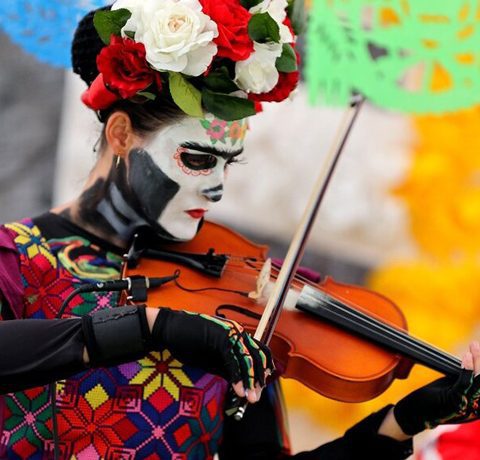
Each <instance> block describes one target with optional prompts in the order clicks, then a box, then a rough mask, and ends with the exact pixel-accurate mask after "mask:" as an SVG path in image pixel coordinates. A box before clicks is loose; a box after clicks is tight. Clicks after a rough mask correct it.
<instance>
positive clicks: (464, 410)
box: [393, 369, 480, 436]
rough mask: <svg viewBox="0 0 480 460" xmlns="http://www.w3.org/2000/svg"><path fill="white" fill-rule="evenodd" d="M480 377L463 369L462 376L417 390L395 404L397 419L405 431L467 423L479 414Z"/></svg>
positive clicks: (444, 379)
mask: <svg viewBox="0 0 480 460" xmlns="http://www.w3.org/2000/svg"><path fill="white" fill-rule="evenodd" d="M479 388H480V378H479V376H477V377H476V378H475V380H474V379H473V372H472V371H470V370H466V369H462V371H461V373H460V375H459V376H458V377H443V378H441V379H438V380H435V381H434V382H432V383H430V384H428V385H426V386H424V387H422V388H419V389H418V390H415V391H414V392H412V393H410V394H409V395H407V396H406V397H405V398H403V399H402V400H401V401H399V402H398V403H397V404H396V406H395V408H394V411H393V413H394V415H395V419H396V421H397V423H398V424H399V425H400V428H401V429H402V431H403V432H404V433H405V434H408V435H411V436H413V435H415V434H417V433H419V432H420V431H423V430H425V429H428V428H433V427H435V426H437V425H441V424H444V423H463V422H466V421H472V420H474V419H476V418H477V408H478V398H479Z"/></svg>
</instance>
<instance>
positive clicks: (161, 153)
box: [128, 117, 247, 240]
mask: <svg viewBox="0 0 480 460" xmlns="http://www.w3.org/2000/svg"><path fill="white" fill-rule="evenodd" d="M246 130H247V122H246V120H240V121H234V122H226V121H223V120H218V119H215V118H213V117H207V118H205V119H202V120H199V119H197V118H184V119H183V120H181V121H180V122H178V123H176V124H174V125H171V126H167V127H166V128H164V129H162V130H161V131H159V132H158V133H157V134H155V135H153V136H152V137H151V138H149V139H148V140H147V142H146V143H145V145H144V146H143V155H148V156H149V157H150V159H151V162H149V163H150V165H149V168H146V169H148V171H147V170H144V171H143V174H142V173H140V171H139V170H138V164H137V165H136V166H135V167H134V168H132V167H131V168H129V169H130V171H131V172H130V173H129V174H128V181H129V184H130V187H131V188H132V190H133V191H134V193H135V195H136V198H137V200H138V201H139V202H140V203H141V205H142V208H143V211H144V212H145V214H146V217H147V218H148V219H150V220H152V221H156V223H157V224H158V225H160V227H162V229H163V230H165V231H166V232H167V233H168V234H170V235H171V236H172V237H173V238H175V239H177V240H190V239H192V238H193V237H194V236H195V234H196V233H197V231H198V225H199V223H200V221H201V219H202V217H204V215H205V213H206V212H208V210H209V208H210V205H211V204H212V203H213V202H216V201H219V200H220V199H221V198H222V195H223V184H224V181H225V173H226V168H227V166H228V164H230V163H232V162H234V161H235V157H236V156H237V155H239V154H240V153H242V151H243V139H244V137H245V132H246ZM132 160H133V161H134V162H135V159H134V157H133V158H132ZM152 163H153V164H152ZM131 166H133V164H132V165H131ZM152 166H153V168H154V169H155V168H157V169H158V170H160V171H161V173H162V174H163V175H165V176H166V177H167V178H168V179H169V180H168V181H162V183H158V181H156V180H155V177H158V174H154V173H153V170H152ZM133 171H135V174H133ZM162 184H169V185H170V186H169V189H168V190H162ZM173 184H174V187H173V188H172V185H173ZM175 189H176V191H175V193H174V194H173V196H172V191H173V190H175Z"/></svg>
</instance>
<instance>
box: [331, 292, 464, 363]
mask: <svg viewBox="0 0 480 460" xmlns="http://www.w3.org/2000/svg"><path fill="white" fill-rule="evenodd" d="M334 300H336V299H334ZM332 305H333V306H335V307H336V308H337V309H339V310H342V311H343V313H345V311H347V309H348V312H349V314H350V315H351V316H353V317H356V319H359V318H360V319H361V320H362V321H363V322H365V323H367V324H368V323H370V326H373V327H375V328H378V329H379V330H383V331H384V332H386V333H388V334H390V335H391V336H392V337H393V338H395V339H400V340H401V341H403V342H404V344H406V345H413V346H416V347H418V349H420V350H421V351H424V352H426V353H428V354H431V355H432V356H433V357H435V358H439V359H443V360H445V362H449V363H450V364H453V365H458V363H459V360H458V359H457V358H455V357H453V356H452V355H449V354H448V353H445V352H443V351H442V350H439V349H438V348H436V347H434V346H433V345H430V344H427V343H426V342H423V341H421V340H419V339H416V338H414V337H412V336H410V335H409V334H408V333H406V332H405V331H401V330H398V329H396V328H395V327H393V326H389V325H388V324H385V323H383V322H381V321H379V320H377V319H376V318H372V317H371V316H369V315H367V314H365V313H363V312H357V311H355V310H352V309H351V307H349V306H346V305H343V304H335V303H333V304H332Z"/></svg>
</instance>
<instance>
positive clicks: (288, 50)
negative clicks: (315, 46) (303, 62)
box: [275, 43, 297, 73]
mask: <svg viewBox="0 0 480 460" xmlns="http://www.w3.org/2000/svg"><path fill="white" fill-rule="evenodd" d="M275 67H276V68H277V70H278V71H279V72H286V73H289V72H295V70H297V56H296V55H295V51H294V50H293V47H292V46H291V45H289V44H288V43H284V44H283V46H282V54H281V55H280V57H278V58H277V60H276V61H275Z"/></svg>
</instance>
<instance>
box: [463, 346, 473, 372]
mask: <svg viewBox="0 0 480 460" xmlns="http://www.w3.org/2000/svg"><path fill="white" fill-rule="evenodd" d="M462 368H463V369H467V370H469V371H472V370H473V355H472V353H471V352H469V351H466V352H465V353H464V354H463V356H462Z"/></svg>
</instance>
